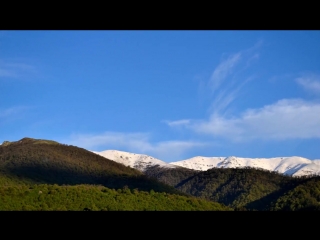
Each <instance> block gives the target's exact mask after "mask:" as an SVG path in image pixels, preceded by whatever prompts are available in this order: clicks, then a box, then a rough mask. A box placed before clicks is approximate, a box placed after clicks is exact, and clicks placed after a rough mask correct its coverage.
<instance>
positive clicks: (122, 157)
mask: <svg viewBox="0 0 320 240" xmlns="http://www.w3.org/2000/svg"><path fill="white" fill-rule="evenodd" d="M91 152H93V153H95V154H98V155H101V156H103V157H105V158H108V159H110V160H113V161H115V162H118V163H122V164H123V165H125V166H129V167H132V168H135V169H138V170H140V171H145V170H146V169H147V168H148V167H152V166H156V165H158V166H159V167H164V168H177V167H178V166H177V165H172V164H168V163H166V162H164V161H161V160H159V159H156V158H154V157H151V156H148V155H143V154H136V153H129V152H123V151H118V150H106V151H102V152H96V151H91Z"/></svg>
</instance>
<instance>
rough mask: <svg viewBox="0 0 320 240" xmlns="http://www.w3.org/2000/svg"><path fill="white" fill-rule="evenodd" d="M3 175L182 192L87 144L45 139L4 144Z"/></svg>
mask: <svg viewBox="0 0 320 240" xmlns="http://www.w3.org/2000/svg"><path fill="white" fill-rule="evenodd" d="M1 176H3V177H4V178H2V182H1V183H2V184H9V183H10V182H15V183H22V182H24V183H29V184H30V183H37V184H40V183H42V184H59V185H63V184H64V185H76V184H100V185H103V186H105V187H108V188H114V189H118V188H123V187H125V186H127V187H128V188H130V189H135V188H137V189H140V190H146V191H150V190H151V189H153V190H154V191H156V192H168V193H176V194H181V192H180V191H178V190H176V189H174V188H173V187H171V186H169V185H166V184H163V183H161V182H158V181H156V180H154V179H150V178H149V177H147V176H145V175H143V174H142V173H141V172H140V171H138V170H136V169H133V168H130V167H126V166H124V165H122V164H120V163H116V162H114V161H111V160H108V159H106V158H104V157H101V156H99V155H97V154H94V153H92V152H90V151H87V150H85V149H83V148H79V147H76V146H71V145H65V144H60V143H57V142H54V141H51V140H43V139H33V138H23V139H21V140H19V141H15V142H8V141H6V142H4V143H3V144H2V145H0V177H1ZM0 181H1V180H0ZM3 181H5V182H3ZM185 195H186V194H185Z"/></svg>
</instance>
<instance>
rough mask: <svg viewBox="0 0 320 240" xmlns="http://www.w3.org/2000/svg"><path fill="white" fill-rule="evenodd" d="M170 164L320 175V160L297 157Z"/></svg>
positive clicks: (205, 159) (204, 159) (211, 159)
mask: <svg viewBox="0 0 320 240" xmlns="http://www.w3.org/2000/svg"><path fill="white" fill-rule="evenodd" d="M170 164H173V165H177V166H181V167H185V168H190V169H196V170H200V171H206V170H208V169H210V168H237V167H238V168H243V167H252V168H260V169H264V170H269V171H275V172H278V173H282V174H285V175H291V176H304V175H320V160H309V159H307V158H302V157H296V156H293V157H276V158H241V157H234V156H231V157H193V158H190V159H186V160H182V161H177V162H171V163H170Z"/></svg>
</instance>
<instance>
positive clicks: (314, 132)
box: [167, 42, 320, 141]
mask: <svg viewBox="0 0 320 240" xmlns="http://www.w3.org/2000/svg"><path fill="white" fill-rule="evenodd" d="M261 44H262V42H259V43H257V44H256V45H255V46H254V47H252V48H250V49H247V50H244V51H240V52H238V53H236V54H233V55H231V56H230V57H228V58H226V60H224V61H222V62H221V63H220V64H219V65H218V66H217V68H216V69H215V70H214V72H213V74H212V76H211V78H210V79H209V81H208V84H207V88H208V89H209V90H211V92H212V93H213V95H212V96H213V98H212V99H211V107H210V108H209V117H208V119H198V120H191V119H189V120H187V121H186V120H176V121H171V122H169V121H168V122H167V124H168V125H169V126H170V127H177V126H180V127H185V128H186V129H189V130H191V131H192V132H196V133H198V134H200V136H204V135H206V136H212V137H213V138H216V139H222V138H224V139H228V140H232V141H247V140H253V139H267V140H285V139H307V138H320V103H319V102H316V101H313V102H312V101H305V100H302V99H282V100H279V101H277V102H275V103H271V104H267V105H265V106H263V107H261V108H256V109H247V110H244V111H242V113H240V114H237V115H234V114H228V116H227V114H226V113H227V112H228V108H229V106H230V104H231V103H232V102H234V101H235V99H236V98H237V97H238V96H239V94H240V92H241V89H242V88H243V86H244V85H245V84H247V82H249V81H251V80H252V79H253V78H254V76H253V75H250V74H247V72H245V70H247V69H248V68H249V67H250V66H251V64H252V63H253V61H255V60H257V59H259V53H257V52H256V50H258V48H259V47H260V46H261ZM242 73H245V74H242ZM243 76H244V77H243ZM296 82H297V83H298V84H300V85H301V86H303V87H304V88H305V89H306V90H309V91H313V92H315V93H320V77H319V76H315V75H313V76H308V77H303V78H298V79H296ZM209 86H210V87H209Z"/></svg>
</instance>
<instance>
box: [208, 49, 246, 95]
mask: <svg viewBox="0 0 320 240" xmlns="http://www.w3.org/2000/svg"><path fill="white" fill-rule="evenodd" d="M240 59H241V53H240V52H239V53H236V54H234V55H232V56H230V57H229V58H227V59H226V60H224V61H222V62H221V63H220V64H219V65H218V67H217V68H216V69H215V70H214V71H213V73H212V75H211V78H210V80H209V86H210V89H211V91H212V93H215V92H216V90H217V89H218V88H219V87H220V86H221V84H222V83H223V81H224V80H225V79H226V77H227V76H228V75H229V74H231V73H232V71H233V69H234V67H235V66H236V64H237V63H238V62H239V60H240Z"/></svg>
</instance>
